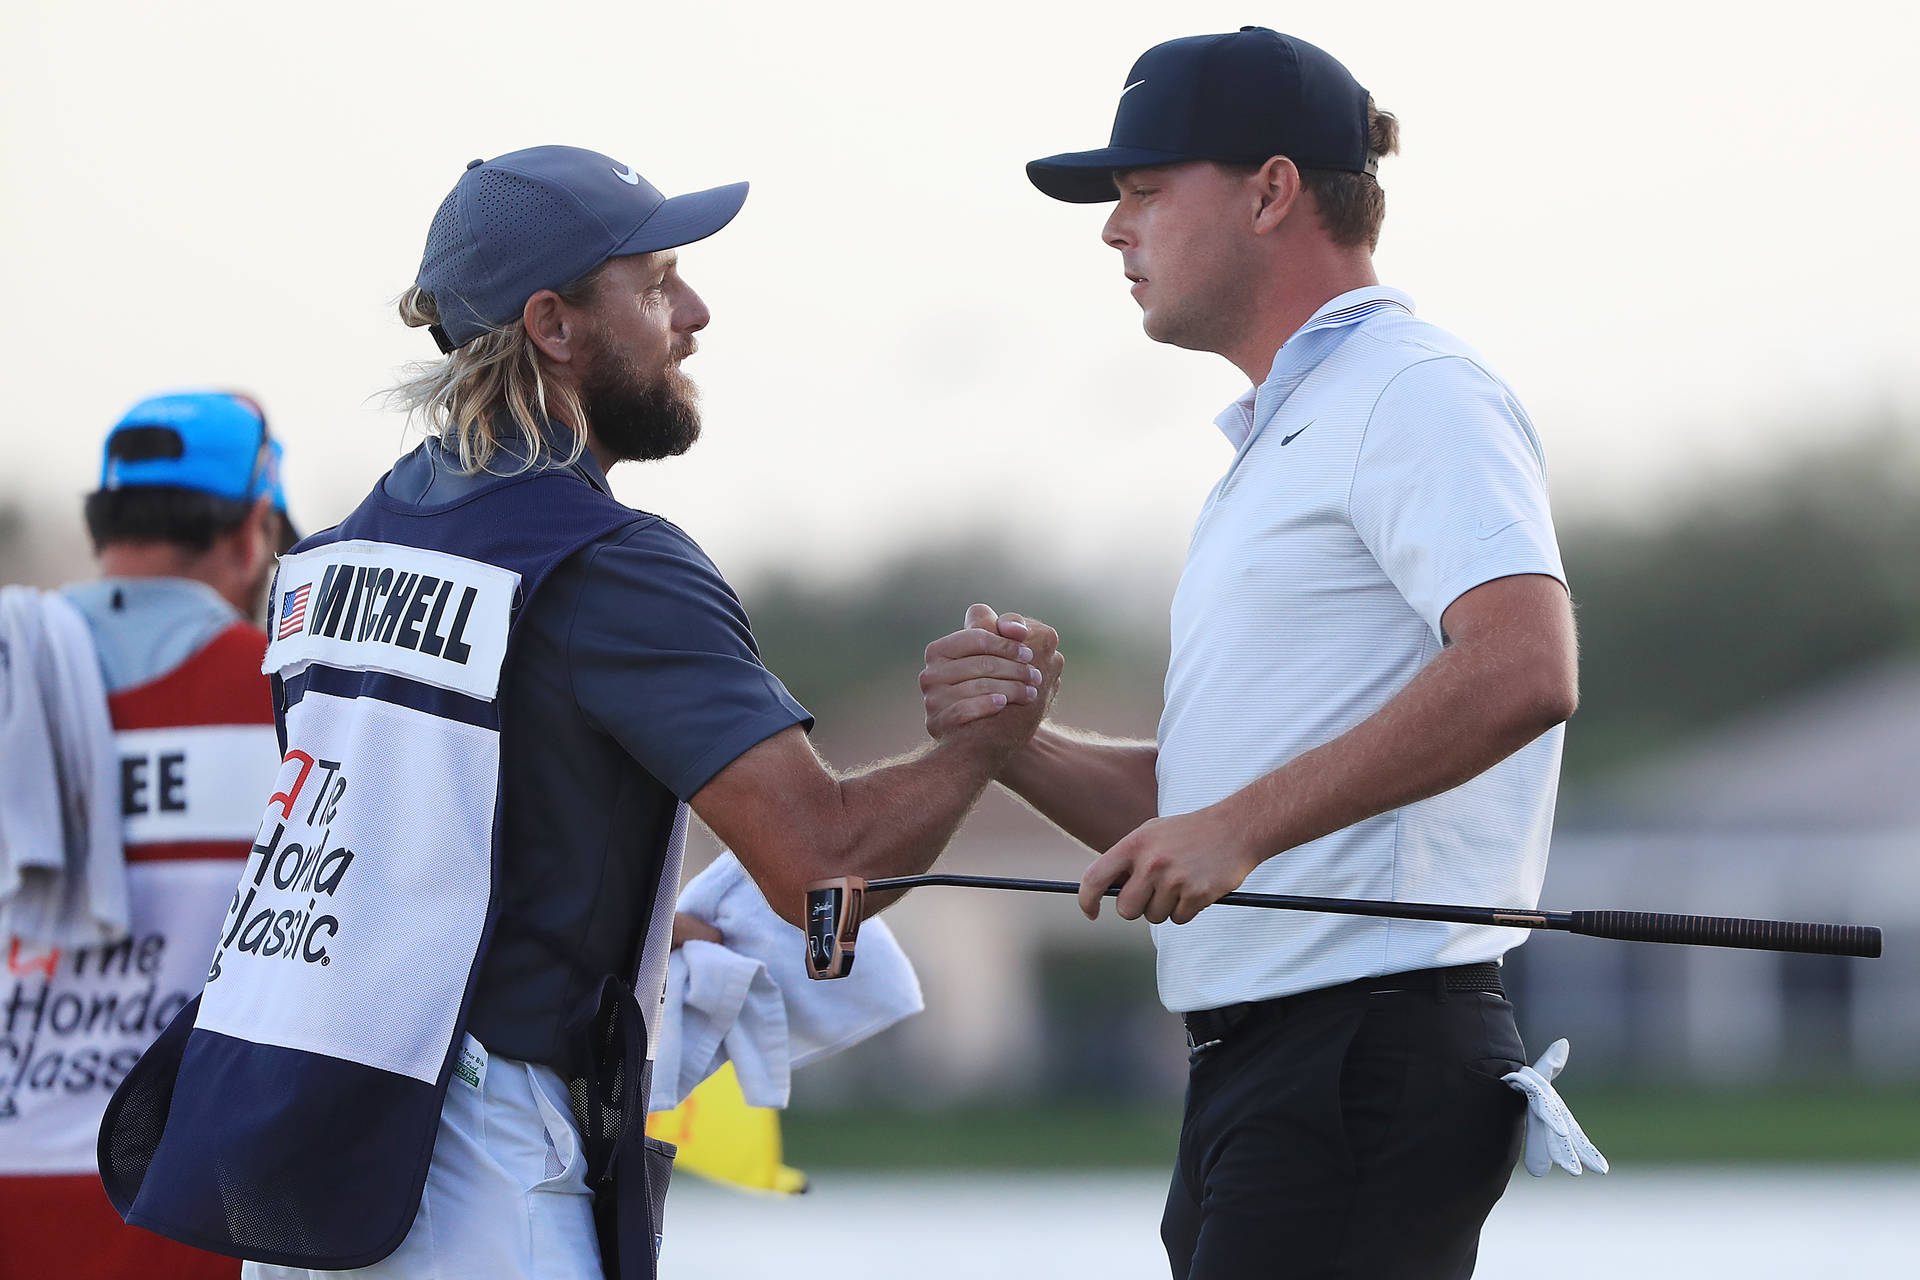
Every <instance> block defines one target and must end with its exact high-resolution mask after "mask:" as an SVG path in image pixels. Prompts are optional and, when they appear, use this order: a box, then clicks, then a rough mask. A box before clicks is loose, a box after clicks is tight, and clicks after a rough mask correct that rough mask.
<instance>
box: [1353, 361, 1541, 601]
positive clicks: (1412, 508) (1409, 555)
mask: <svg viewBox="0 0 1920 1280" xmlns="http://www.w3.org/2000/svg"><path fill="white" fill-rule="evenodd" d="M1348 509H1349V512H1350V514H1351V517H1352V520H1353V527H1354V529H1355V531H1356V532H1358V533H1359V535H1360V538H1361V541H1363V542H1364V543H1365V544H1366V545H1367V548H1368V550H1370V551H1372V552H1373V555H1374V558H1375V559H1376V560H1378V561H1379V562H1380V567H1381V568H1382V569H1383V570H1384V571H1385V572H1386V575H1387V577H1388V578H1389V579H1391V580H1392V582H1393V584H1394V586H1396V587H1398V588H1399V590H1400V594H1401V595H1403V596H1405V597H1406V599H1407V602H1408V603H1409V604H1411V605H1412V606H1413V608H1414V609H1415V611H1417V612H1418V613H1419V614H1420V616H1421V617H1422V618H1424V619H1425V620H1426V622H1427V624H1428V625H1429V626H1430V627H1432V628H1433V632H1434V634H1435V635H1436V636H1439V635H1441V630H1440V616H1441V614H1443V613H1445V612H1446V610H1447V606H1449V605H1451V604H1452V603H1453V602H1454V601H1455V600H1458V599H1459V598H1460V597H1461V596H1462V595H1464V594H1466V593H1467V592H1468V591H1471V590H1472V589H1473V588H1475V587H1477V586H1479V585H1480V584H1481V583H1484V582H1491V581H1493V580H1494V579H1495V578H1504V577H1509V576H1511V575H1513V574H1520V573H1538V574H1544V575H1546V576H1547V577H1550V578H1556V579H1558V580H1559V581H1560V582H1561V583H1563V584H1564V583H1565V582H1566V570H1565V569H1564V568H1562V567H1561V563H1560V548H1559V544H1558V543H1557V542H1556V541H1555V539H1554V533H1553V517H1552V513H1551V511H1550V510H1549V508H1548V504H1547V475H1546V462H1545V459H1544V457H1543V455H1542V453H1541V449H1540V441H1539V439H1538V438H1537V437H1536V436H1535V435H1534V432H1533V424H1532V423H1530V422H1529V421H1528V420H1527V415H1526V411H1525V410H1523V409H1522V408H1521V407H1520V405H1519V402H1518V401H1516V400H1515V399H1514V398H1513V395H1512V393H1511V392H1509V391H1508V390H1507V389H1506V387H1504V386H1503V385H1502V384H1501V383H1500V382H1499V381H1498V380H1497V379H1495V378H1494V377H1492V376H1491V375H1489V374H1488V373H1487V372H1486V371H1485V370H1483V369H1481V368H1480V367H1479V366H1478V365H1476V364H1475V363H1474V362H1473V361H1471V360H1468V359H1466V358H1464V357H1460V356H1441V357H1436V358H1434V359H1432V360H1425V361H1422V362H1421V363H1419V364H1416V365H1411V366H1409V367H1408V368H1406V369H1404V370H1402V371H1401V372H1400V373H1399V374H1397V375H1396V376H1395V377H1394V379H1393V380H1392V381H1391V382H1390V383H1388V384H1387V387H1386V389H1385V390H1384V391H1382V393H1381V395H1380V399H1379V400H1378V401H1377V402H1376V403H1375V405H1374V408H1373V412H1372V415H1371V417H1370V418H1369V419H1368V422H1367V429H1366V433H1365V435H1364V436H1363V437H1362V439H1361V443H1360V449H1359V453H1358V456H1357V458H1356V460H1355V464H1354V476H1353V487H1352V491H1351V495H1350V498H1349V502H1348Z"/></svg>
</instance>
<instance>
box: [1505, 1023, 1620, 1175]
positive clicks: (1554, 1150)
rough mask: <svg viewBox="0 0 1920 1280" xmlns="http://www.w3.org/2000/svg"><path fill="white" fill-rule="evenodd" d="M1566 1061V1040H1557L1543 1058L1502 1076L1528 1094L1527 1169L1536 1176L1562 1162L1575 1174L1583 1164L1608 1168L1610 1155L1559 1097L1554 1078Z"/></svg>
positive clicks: (1602, 1171) (1589, 1167)
mask: <svg viewBox="0 0 1920 1280" xmlns="http://www.w3.org/2000/svg"><path fill="white" fill-rule="evenodd" d="M1566 1065H1567V1042H1566V1041H1565V1040H1555V1041H1554V1042H1553V1043H1552V1044H1550V1045H1548V1046H1547V1051H1546V1052H1545V1053H1543V1054H1541V1055H1540V1061H1538V1062H1536V1063H1534V1064H1533V1065H1532V1066H1530V1067H1522V1068H1520V1069H1519V1070H1518V1071H1509V1072H1508V1073H1507V1074H1506V1075H1504V1076H1501V1077H1500V1078H1501V1079H1502V1080H1505V1081H1506V1082H1507V1084H1508V1086H1509V1087H1510V1088H1514V1089H1518V1090H1519V1091H1520V1092H1521V1093H1524V1094H1526V1095H1527V1155H1526V1163H1527V1172H1528V1173H1530V1174H1532V1175H1533V1176H1534V1177H1536V1178H1544V1177H1546V1176H1547V1170H1549V1169H1551V1168H1553V1166H1554V1165H1559V1166H1560V1167H1561V1168H1562V1169H1565V1170H1566V1171H1567V1172H1568V1173H1570V1174H1572V1175H1573V1176H1574V1177H1576V1178H1577V1177H1579V1176H1580V1174H1581V1171H1582V1167H1583V1166H1584V1167H1585V1168H1587V1169H1592V1170H1594V1171H1595V1172H1597V1173H1605V1172H1606V1171H1607V1158H1606V1157H1605V1156H1603V1155H1601V1154H1600V1149H1599V1148H1598V1147H1596V1146H1594V1145H1593V1144H1592V1143H1591V1142H1588V1141H1587V1135H1586V1133H1585V1131H1584V1130H1582V1129H1581V1128H1580V1122H1579V1121H1578V1120H1575V1119H1574V1118H1573V1112H1571V1111H1569V1110H1568V1109H1567V1104H1566V1103H1565V1102H1562V1101H1561V1100H1560V1094H1559V1092H1558V1091H1557V1090H1555V1089H1554V1087H1553V1084H1552V1081H1553V1078H1554V1077H1555V1076H1557V1075H1559V1074H1560V1069H1561V1068H1562V1067H1564V1066H1566Z"/></svg>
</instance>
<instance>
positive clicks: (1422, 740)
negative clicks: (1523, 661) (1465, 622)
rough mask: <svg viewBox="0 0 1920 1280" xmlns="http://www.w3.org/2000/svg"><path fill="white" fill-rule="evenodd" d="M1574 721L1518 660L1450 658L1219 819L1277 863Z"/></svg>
mask: <svg viewBox="0 0 1920 1280" xmlns="http://www.w3.org/2000/svg"><path fill="white" fill-rule="evenodd" d="M1572 713H1573V704H1572V701H1571V699H1570V696H1569V695H1566V694H1563V693H1562V692H1561V691H1560V689H1559V688H1558V687H1557V686H1556V685H1555V684H1554V683H1553V682H1552V681H1551V679H1550V678H1541V679H1536V678H1534V677H1533V676H1532V675H1531V674H1530V673H1529V672H1527V671H1525V670H1522V669H1517V668H1516V667H1515V665H1514V664H1513V662H1512V661H1511V658H1510V655H1507V654H1503V653H1501V652H1500V651H1498V650H1495V649H1491V648H1489V649H1480V650H1466V651H1462V650H1459V649H1447V650H1443V651H1442V652H1441V653H1440V655H1439V656H1438V657H1436V658H1435V659H1434V660H1433V661H1432V662H1431V663H1429V664H1428V665H1427V666H1426V668H1425V669H1424V670H1422V671H1421V672H1420V674H1419V675H1417V676H1415V677H1414V678H1413V680H1412V681H1411V682H1410V683H1408V685H1407V686H1406V688H1404V689H1402V690H1401V691H1400V692H1399V693H1398V694H1396V695H1394V697H1393V698H1392V699H1391V700H1390V701H1389V702H1388V703H1387V704H1386V705H1385V706H1384V707H1382V708H1381V709H1380V710H1379V711H1377V712H1375V713H1374V714H1373V715H1372V716H1370V717H1368V718H1367V719H1366V720H1364V721H1362V722H1361V723H1360V724H1359V725H1357V726H1355V727H1354V728H1353V729H1351V730H1349V731H1348V732H1347V733H1345V734H1342V735H1341V736H1340V737H1338V738H1335V739H1334V740H1333V741H1331V742H1328V743H1327V744H1326V745H1324V746H1321V747H1317V748H1315V749H1314V750H1312V751H1308V752H1306V753H1305V754H1303V755H1301V756H1298V757H1296V758H1295V759H1293V760H1292V761H1289V762H1288V763H1287V764H1285V765H1283V766H1281V767H1280V768H1279V769H1276V770H1274V771H1273V772H1272V773H1269V774H1267V775H1266V776H1265V777H1263V778H1260V779H1259V780H1257V781H1255V782H1253V783H1251V784H1250V785H1248V786H1246V787H1244V788H1242V789H1241V790H1240V791H1238V792H1236V793H1234V794H1233V795H1232V796H1229V797H1228V798H1227V799H1226V800H1224V801H1222V802H1221V810H1222V812H1221V816H1222V817H1223V818H1226V819H1227V820H1228V821H1230V822H1232V823H1233V824H1234V825H1235V826H1236V827H1238V828H1239V829H1241V830H1243V831H1245V832H1247V834H1248V837H1249V841H1250V844H1251V847H1253V848H1255V849H1258V850H1263V851H1265V854H1266V856H1272V855H1273V854H1275V853H1279V852H1281V851H1283V850H1286V849H1291V848H1294V847H1296V846H1298V845H1302V844H1305V843H1307V842H1308V841H1309V840H1317V839H1319V838H1320V837H1321V836H1324V835H1328V834H1330V833H1332V832H1335V831H1338V830H1340V829H1342V828H1343V827H1349V826H1352V825H1353V824H1354V823H1356V822H1361V821H1364V820H1365V819H1367V818H1371V817H1374V816H1375V815H1377V814H1381V813H1385V812H1387V811H1389V810H1391V809H1398V808H1400V807H1401V806H1403V805H1408V804H1412V803H1414V802H1415V801H1419V800H1424V799H1426V798H1428V797H1429V796H1434V795H1438V794H1439V793H1441V792H1442V791H1447V790H1451V789H1452V788H1454V787H1457V786H1459V785H1460V784H1461V783H1463V782H1466V781H1467V780H1468V779H1470V778H1473V777H1476V776H1478V775H1479V774H1481V773H1484V772H1486V770H1488V769H1490V768H1492V767H1493V766H1494V765H1496V764H1498V763H1499V762H1500V761H1502V760H1504V759H1506V758H1507V757H1508V756H1510V755H1512V754H1513V753H1514V752H1515V751H1518V750H1519V749H1520V748H1521V747H1524V746H1526V745H1527V744H1528V743H1529V742H1532V741H1533V740H1534V739H1535V738H1537V737H1539V736H1540V735H1541V734H1542V733H1545V732H1546V731H1547V730H1548V729H1550V728H1552V727H1553V726H1554V725H1556V724H1559V723H1560V722H1561V721H1563V720H1565V719H1566V718H1567V717H1568V716H1569V715H1571V714H1572Z"/></svg>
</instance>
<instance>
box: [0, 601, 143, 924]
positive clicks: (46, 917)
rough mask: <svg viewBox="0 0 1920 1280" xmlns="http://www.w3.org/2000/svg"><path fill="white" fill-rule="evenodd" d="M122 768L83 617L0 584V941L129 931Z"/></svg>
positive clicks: (69, 607) (65, 605)
mask: <svg viewBox="0 0 1920 1280" xmlns="http://www.w3.org/2000/svg"><path fill="white" fill-rule="evenodd" d="M118 773H119V759H118V755H117V753H116V752H115V750H114V744H113V723H112V721H111V720H110V719H109V718H108V716H107V691H106V686H105V685H104V684H103V683H102V681H101V678H100V660H99V657H98V655H97V654H96V652H95V650H94V647H93V633H92V632H91V631H90V630H89V629H88V627H87V622H86V619H85V618H84V617H82V616H81V614H80V612H79V610H77V609H75V608H74V607H73V606H72V605H71V604H68V603H67V602H66V601H65V600H63V599H62V598H61V597H60V596H59V595H58V594H57V593H55V592H51V591H44V592H43V591H38V590H35V589H34V588H32V587H17V586H10V587H6V588H4V589H0V938H6V937H18V938H20V939H23V940H25V941H29V942H33V943H36V944H38V945H40V946H48V947H84V946H92V945H95V944H100V943H110V942H115V941H117V940H119V939H120V938H122V937H124V936H126V932H127V911H128V907H127V867H126V853H125V850H124V848H123V847H122V845H121V841H120V793H119V782H118Z"/></svg>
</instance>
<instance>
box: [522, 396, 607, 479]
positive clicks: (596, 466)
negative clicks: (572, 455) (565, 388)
mask: <svg viewBox="0 0 1920 1280" xmlns="http://www.w3.org/2000/svg"><path fill="white" fill-rule="evenodd" d="M494 430H495V437H494V438H495V439H496V440H498V441H499V442H500V451H501V452H502V453H503V454H505V455H507V457H509V458H511V459H513V460H514V461H516V462H517V461H519V460H520V459H523V458H525V457H526V455H527V448H526V438H525V437H524V436H523V435H522V434H521V431H520V427H519V425H518V424H517V423H515V421H514V419H513V417H512V415H510V414H508V413H506V412H505V411H504V410H503V411H501V412H500V413H498V414H496V415H495V417H494ZM540 434H541V436H542V437H543V438H544V439H545V441H546V445H547V447H546V449H545V451H544V452H543V454H542V456H541V458H540V459H539V461H538V462H537V463H536V464H535V468H536V469H537V470H541V471H547V470H553V469H556V468H559V467H560V466H561V461H560V460H561V459H562V458H564V457H566V456H567V453H568V451H569V450H571V449H572V448H573V432H572V431H570V430H569V429H568V428H566V427H565V426H562V425H561V424H559V423H556V422H554V421H553V420H552V419H550V418H549V419H543V420H542V421H541V423H540ZM567 469H568V470H571V471H572V472H574V473H575V474H576V475H578V476H579V477H580V478H581V479H582V480H585V481H586V482H587V483H588V484H590V485H592V486H593V487H594V488H596V489H598V490H599V491H600V492H602V493H605V494H609V495H610V494H612V492H613V486H612V485H610V484H609V483H608V482H607V473H606V472H605V471H603V470H602V469H601V467H600V462H599V459H597V458H595V457H594V456H593V450H592V449H587V450H585V451H583V452H582V453H581V454H580V456H579V458H577V459H575V460H574V462H573V463H572V464H571V465H570V466H569V467H568V468H567Z"/></svg>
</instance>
